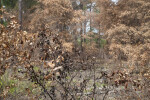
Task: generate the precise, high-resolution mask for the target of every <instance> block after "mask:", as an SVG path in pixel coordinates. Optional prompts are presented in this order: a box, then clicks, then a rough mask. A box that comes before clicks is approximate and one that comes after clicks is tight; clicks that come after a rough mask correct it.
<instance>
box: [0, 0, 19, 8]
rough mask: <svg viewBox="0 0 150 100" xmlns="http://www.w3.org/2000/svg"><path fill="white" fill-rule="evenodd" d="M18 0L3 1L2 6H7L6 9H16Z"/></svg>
mask: <svg viewBox="0 0 150 100" xmlns="http://www.w3.org/2000/svg"><path fill="white" fill-rule="evenodd" d="M17 1H18V0H1V4H0V7H1V6H6V8H14V7H15V6H16V4H17Z"/></svg>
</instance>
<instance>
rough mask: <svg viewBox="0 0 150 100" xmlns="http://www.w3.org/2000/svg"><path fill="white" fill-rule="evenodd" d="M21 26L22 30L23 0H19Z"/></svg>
mask: <svg viewBox="0 0 150 100" xmlns="http://www.w3.org/2000/svg"><path fill="white" fill-rule="evenodd" d="M18 4H19V5H18V6H19V18H18V19H19V24H20V28H19V29H20V30H22V0H19V3H18Z"/></svg>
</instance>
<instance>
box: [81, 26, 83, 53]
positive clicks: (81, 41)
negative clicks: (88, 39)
mask: <svg viewBox="0 0 150 100" xmlns="http://www.w3.org/2000/svg"><path fill="white" fill-rule="evenodd" d="M82 32H83V29H82V23H81V30H80V40H81V44H80V48H81V52H83V46H82V43H83V37H82Z"/></svg>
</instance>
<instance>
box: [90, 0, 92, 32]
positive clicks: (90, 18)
mask: <svg viewBox="0 0 150 100" xmlns="http://www.w3.org/2000/svg"><path fill="white" fill-rule="evenodd" d="M91 13H92V1H91V5H90V31H92V17H91Z"/></svg>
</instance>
